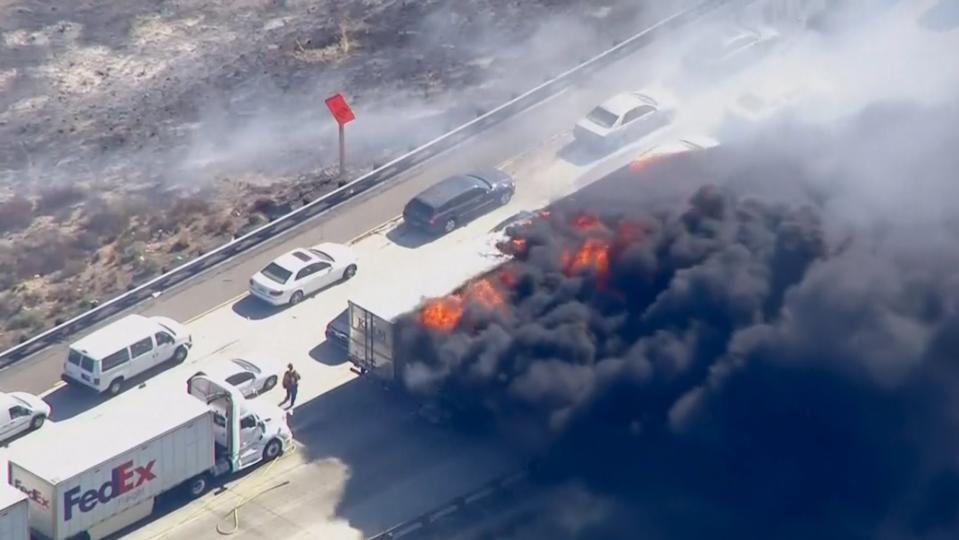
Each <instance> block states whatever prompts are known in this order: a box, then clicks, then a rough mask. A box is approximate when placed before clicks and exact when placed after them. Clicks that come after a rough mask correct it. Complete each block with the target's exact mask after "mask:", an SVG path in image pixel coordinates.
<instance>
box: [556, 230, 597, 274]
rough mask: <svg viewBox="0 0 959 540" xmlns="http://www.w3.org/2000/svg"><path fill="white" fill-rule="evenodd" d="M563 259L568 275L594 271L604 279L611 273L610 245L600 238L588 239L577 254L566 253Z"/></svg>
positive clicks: (565, 271)
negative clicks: (588, 270) (589, 270)
mask: <svg viewBox="0 0 959 540" xmlns="http://www.w3.org/2000/svg"><path fill="white" fill-rule="evenodd" d="M563 259H564V260H562V263H563V272H564V273H565V274H566V275H571V274H575V273H579V272H582V271H584V270H587V269H592V270H593V271H595V272H596V274H597V275H598V276H599V277H600V278H602V277H604V276H606V275H607V274H608V273H609V244H607V243H606V242H604V241H602V240H600V239H598V238H588V239H587V240H586V241H585V242H583V245H582V246H580V248H579V249H578V250H577V251H576V253H575V254H573V255H570V254H569V253H568V252H564V253H563Z"/></svg>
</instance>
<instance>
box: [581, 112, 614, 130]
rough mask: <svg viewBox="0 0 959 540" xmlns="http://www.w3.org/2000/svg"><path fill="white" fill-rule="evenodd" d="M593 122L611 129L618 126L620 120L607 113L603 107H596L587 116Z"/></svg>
mask: <svg viewBox="0 0 959 540" xmlns="http://www.w3.org/2000/svg"><path fill="white" fill-rule="evenodd" d="M586 118H588V119H589V120H590V121H591V122H593V123H596V124H599V125H601V126H603V127H606V128H611V127H613V125H615V124H616V120H618V119H619V117H618V116H616V115H615V114H613V113H611V112H609V111H607V110H606V109H604V108H602V107H596V108H595V109H593V110H592V111H590V112H589V114H588V115H586Z"/></svg>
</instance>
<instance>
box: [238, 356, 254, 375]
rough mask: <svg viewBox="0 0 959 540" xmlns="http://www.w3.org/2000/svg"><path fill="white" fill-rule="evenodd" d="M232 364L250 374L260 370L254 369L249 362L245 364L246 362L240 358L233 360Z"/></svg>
mask: <svg viewBox="0 0 959 540" xmlns="http://www.w3.org/2000/svg"><path fill="white" fill-rule="evenodd" d="M233 363H234V364H236V365H238V366H240V367H241V368H243V369H245V370H246V371H249V372H250V373H259V372H260V368H258V367H256V366H255V365H253V364H252V363H250V362H247V361H246V360H243V359H242V358H234V359H233Z"/></svg>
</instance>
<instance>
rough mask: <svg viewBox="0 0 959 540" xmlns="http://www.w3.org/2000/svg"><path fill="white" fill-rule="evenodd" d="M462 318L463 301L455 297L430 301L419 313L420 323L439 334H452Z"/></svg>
mask: <svg viewBox="0 0 959 540" xmlns="http://www.w3.org/2000/svg"><path fill="white" fill-rule="evenodd" d="M462 317H463V300H462V299H461V298H460V297H459V296H456V295H451V296H447V297H444V298H437V299H434V300H430V301H429V302H428V303H427V304H426V305H425V306H424V307H423V309H422V310H421V311H420V323H421V324H422V325H423V326H425V327H427V328H429V329H430V330H436V331H439V332H452V331H453V330H454V329H455V328H456V325H458V324H459V322H460V319H461V318H462Z"/></svg>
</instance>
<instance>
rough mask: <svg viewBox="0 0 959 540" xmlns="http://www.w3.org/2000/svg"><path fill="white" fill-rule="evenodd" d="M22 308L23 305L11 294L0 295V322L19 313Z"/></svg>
mask: <svg viewBox="0 0 959 540" xmlns="http://www.w3.org/2000/svg"><path fill="white" fill-rule="evenodd" d="M22 307H23V304H22V303H21V302H20V300H19V299H18V298H17V297H16V296H14V294H13V293H10V292H5V293H2V294H0V320H6V319H9V318H10V317H11V316H13V314H15V313H17V312H18V311H20V309H21V308H22Z"/></svg>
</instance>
